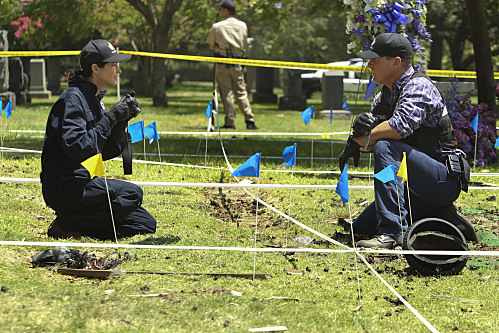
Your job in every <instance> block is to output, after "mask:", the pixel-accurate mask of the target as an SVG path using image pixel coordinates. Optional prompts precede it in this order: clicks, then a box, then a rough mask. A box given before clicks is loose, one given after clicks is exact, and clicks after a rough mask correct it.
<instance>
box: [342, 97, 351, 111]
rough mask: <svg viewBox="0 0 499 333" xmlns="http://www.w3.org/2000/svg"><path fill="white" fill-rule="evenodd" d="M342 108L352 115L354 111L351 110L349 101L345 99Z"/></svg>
mask: <svg viewBox="0 0 499 333" xmlns="http://www.w3.org/2000/svg"><path fill="white" fill-rule="evenodd" d="M341 108H342V109H343V110H345V111H348V112H350V113H352V110H350V107H349V106H348V103H347V99H346V98H345V99H344V100H343V105H342V106H341Z"/></svg>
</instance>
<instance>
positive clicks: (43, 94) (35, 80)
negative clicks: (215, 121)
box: [29, 59, 52, 98]
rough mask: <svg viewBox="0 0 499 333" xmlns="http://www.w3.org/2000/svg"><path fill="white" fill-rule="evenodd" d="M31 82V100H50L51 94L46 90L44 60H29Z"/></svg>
mask: <svg viewBox="0 0 499 333" xmlns="http://www.w3.org/2000/svg"><path fill="white" fill-rule="evenodd" d="M30 67H31V80H30V89H29V93H30V94H31V97H33V98H50V97H52V92H51V91H50V90H47V81H46V71H45V59H31V61H30Z"/></svg>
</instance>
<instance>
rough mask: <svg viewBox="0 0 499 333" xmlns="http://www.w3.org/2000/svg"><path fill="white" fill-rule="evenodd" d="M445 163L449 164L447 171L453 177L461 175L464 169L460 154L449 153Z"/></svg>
mask: <svg viewBox="0 0 499 333" xmlns="http://www.w3.org/2000/svg"><path fill="white" fill-rule="evenodd" d="M445 165H446V166H447V173H448V174H449V176H452V177H459V176H461V173H462V172H463V170H462V169H461V161H460V158H459V156H457V155H452V154H449V155H447V159H446V160H445Z"/></svg>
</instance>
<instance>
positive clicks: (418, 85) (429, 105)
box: [372, 66, 447, 138]
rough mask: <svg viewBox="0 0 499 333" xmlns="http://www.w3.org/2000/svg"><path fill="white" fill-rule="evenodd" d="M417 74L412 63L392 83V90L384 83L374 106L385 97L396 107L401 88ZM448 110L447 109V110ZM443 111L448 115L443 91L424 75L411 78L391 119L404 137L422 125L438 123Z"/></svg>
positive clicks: (390, 122)
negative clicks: (396, 98) (441, 92)
mask: <svg viewBox="0 0 499 333" xmlns="http://www.w3.org/2000/svg"><path fill="white" fill-rule="evenodd" d="M413 74H414V68H413V67H412V66H411V67H410V68H409V69H408V70H407V71H406V72H405V73H404V75H402V76H401V77H400V79H398V80H397V82H395V83H394V84H393V86H392V90H391V91H390V89H388V87H386V86H383V88H382V89H381V92H380V93H379V94H377V95H376V97H375V98H374V102H373V104H372V107H374V106H375V105H376V104H378V103H379V102H380V100H381V96H383V99H384V100H385V101H386V102H388V103H389V104H390V106H392V107H394V105H395V103H396V100H395V97H396V96H397V95H398V93H399V91H400V89H401V88H402V87H403V86H404V84H406V83H407V81H409V79H410V78H411V76H412V75H413ZM444 110H445V111H444ZM442 113H443V114H444V115H445V114H446V113H447V109H445V105H444V101H443V99H442V96H441V95H440V92H439V91H438V89H437V88H436V87H435V85H434V84H433V83H431V82H430V81H429V80H427V79H426V78H424V77H417V78H414V79H412V80H410V81H409V82H408V83H407V84H406V85H405V87H404V90H403V91H402V93H400V98H399V102H398V105H397V106H396V108H395V111H394V112H393V116H392V117H391V118H390V119H388V123H389V124H390V126H392V127H393V128H394V129H395V130H396V131H397V132H398V133H399V134H400V136H401V137H402V138H405V137H407V136H409V135H411V134H412V133H413V132H414V131H415V130H416V129H418V128H419V127H420V126H426V127H435V126H437V124H438V122H439V120H440V118H441V117H442Z"/></svg>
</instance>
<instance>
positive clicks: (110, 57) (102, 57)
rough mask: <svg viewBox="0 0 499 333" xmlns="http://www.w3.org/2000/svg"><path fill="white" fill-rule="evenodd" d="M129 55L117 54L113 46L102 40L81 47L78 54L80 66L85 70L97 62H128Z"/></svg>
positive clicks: (92, 41)
mask: <svg viewBox="0 0 499 333" xmlns="http://www.w3.org/2000/svg"><path fill="white" fill-rule="evenodd" d="M130 57H131V55H130V54H119V53H118V51H116V49H115V48H114V46H113V45H112V44H111V43H109V42H108V41H107V40H104V39H94V40H91V41H90V42H88V43H87V45H85V46H84V47H83V49H82V50H81V53H80V66H81V68H86V67H88V66H91V65H92V64H95V63H98V62H101V61H103V62H121V61H125V60H128V59H129V58H130Z"/></svg>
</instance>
